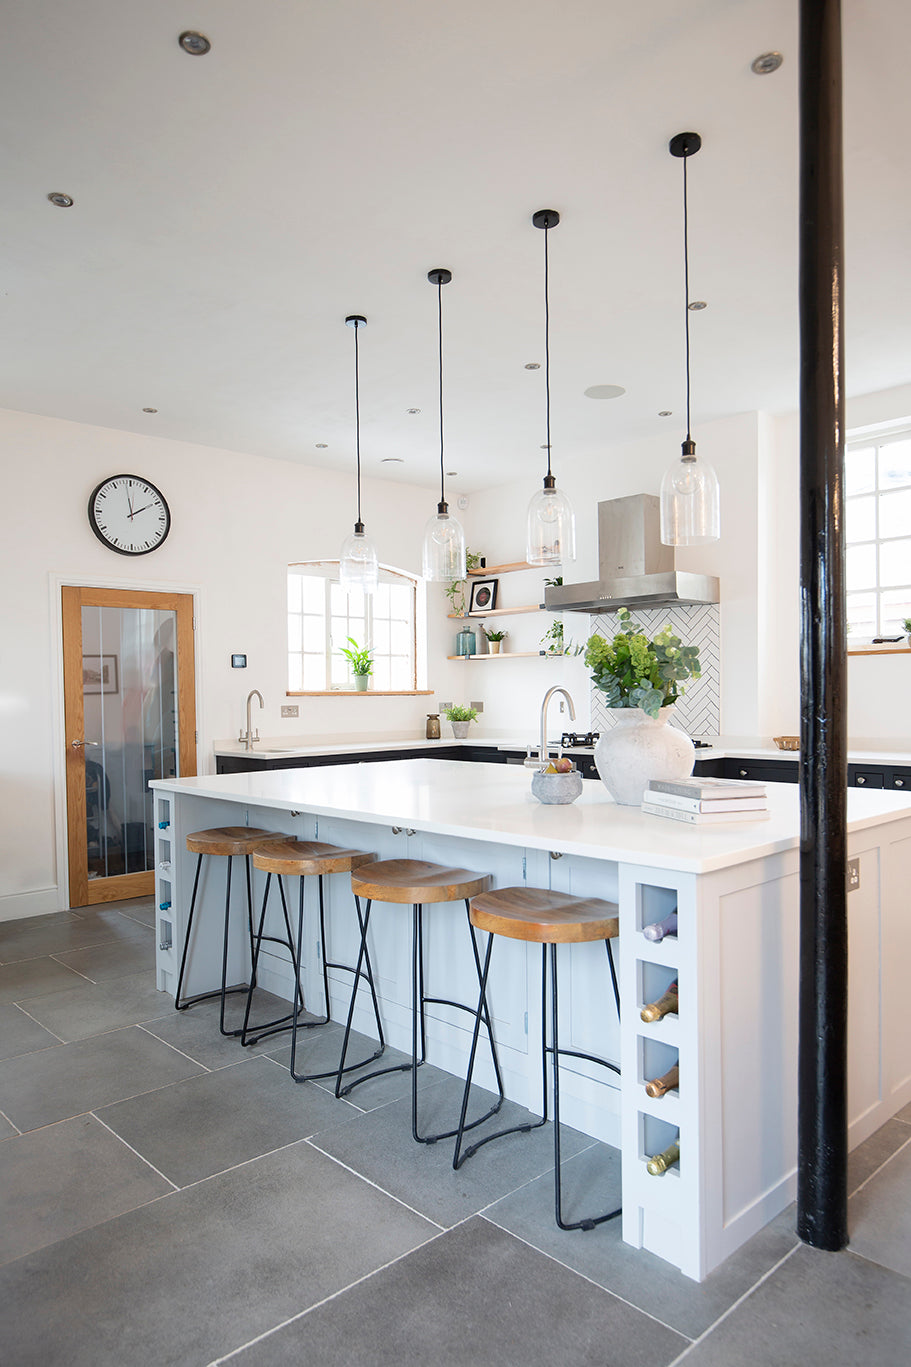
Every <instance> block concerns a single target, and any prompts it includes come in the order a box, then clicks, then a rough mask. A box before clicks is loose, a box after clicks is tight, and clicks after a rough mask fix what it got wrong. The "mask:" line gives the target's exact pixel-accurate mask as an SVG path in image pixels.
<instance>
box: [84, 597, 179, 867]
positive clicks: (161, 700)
mask: <svg viewBox="0 0 911 1367" xmlns="http://www.w3.org/2000/svg"><path fill="white" fill-rule="evenodd" d="M82 691H83V706H84V711H85V732H84V735H85V741H86V745H85V795H86V838H87V846H88V850H87V854H88V876H89V878H90V879H92V878H113V877H116V876H117V875H119V874H124V873H143V872H146V871H148V870H150V869H152V868H153V867H154V842H153V839H152V794H151V793H150V792H149V786H148V785H149V780H150V779H153V778H172V777H177V776H179V743H178V742H179V737H178V733H177V725H178V717H177V614H176V613H175V612H171V611H157V610H154V609H151V608H113V607H83V609H82Z"/></svg>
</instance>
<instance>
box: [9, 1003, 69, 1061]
mask: <svg viewBox="0 0 911 1367" xmlns="http://www.w3.org/2000/svg"><path fill="white" fill-rule="evenodd" d="M59 1043H60V1040H59V1039H58V1038H57V1036H56V1035H54V1034H52V1033H51V1032H50V1030H45V1028H44V1026H43V1025H39V1024H38V1022H37V1021H36V1020H32V1018H31V1016H30V1015H29V1014H28V1008H26V1009H25V1010H23V1009H22V1008H21V1007H19V1006H14V1005H13V1004H12V1003H11V1002H7V1003H4V1004H3V1006H0V1059H4V1058H12V1057H13V1056H14V1055H15V1054H30V1053H31V1052H32V1050H34V1049H47V1048H48V1047H49V1046H50V1045H52V1044H59Z"/></svg>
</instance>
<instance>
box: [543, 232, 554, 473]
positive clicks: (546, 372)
mask: <svg viewBox="0 0 911 1367" xmlns="http://www.w3.org/2000/svg"><path fill="white" fill-rule="evenodd" d="M549 230H550V225H549V224H548V223H545V225H544V392H545V395H546V408H547V479H546V480H545V481H544V485H545V488H549V487H550V481H551V480H552V479H553V476H552V475H551V471H550V263H549V260H548V255H547V234H548V232H549Z"/></svg>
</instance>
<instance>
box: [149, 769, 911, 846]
mask: <svg viewBox="0 0 911 1367" xmlns="http://www.w3.org/2000/svg"><path fill="white" fill-rule="evenodd" d="M151 787H152V788H154V789H156V790H158V791H160V792H174V793H186V794H191V795H196V796H199V797H206V798H220V799H223V800H225V801H229V802H237V803H242V804H244V805H246V806H251V807H268V808H273V809H276V808H278V809H283V810H300V811H305V812H309V813H311V814H313V815H316V816H333V817H341V818H346V819H352V820H358V821H366V822H373V823H376V824H380V825H390V826H392V825H395V826H403V827H411V828H413V829H414V830H417V831H433V832H436V833H438V834H441V835H453V836H459V837H464V838H467V839H474V840H483V841H491V842H494V843H498V844H503V845H520V846H524V847H528V848H532V849H544V850H557V851H560V852H561V853H564V854H576V855H582V856H585V857H589V858H595V859H608V860H616V861H617V862H620V863H636V864H642V865H645V866H647V867H650V868H660V869H677V870H681V871H683V872H687V873H708V872H711V871H713V870H716V869H722V868H727V867H730V866H732V865H735V864H741V863H744V862H746V861H747V860H750V859H759V858H762V857H764V856H766V855H769V854H775V853H779V852H781V851H784V850H788V849H793V848H795V847H796V845H797V843H798V830H799V807H798V799H799V791H798V788H797V785H796V784H779V783H771V784H769V785H768V794H769V806H770V809H771V815H770V816H769V817H768V818H766V819H763V820H758V821H737V822H730V823H727V822H724V823H722V822H719V823H718V824H717V825H711V826H701V827H695V826H690V825H686V824H684V823H682V822H676V821H671V820H669V819H667V818H666V817H659V816H650V815H648V814H646V813H644V812H642V811H641V810H640V809H639V808H638V807H620V806H618V805H617V804H616V803H614V802H613V800H612V799H611V798H610V796H609V795H608V793H607V791H606V789H605V788H604V785H603V784H602V783H601V782H600V780H597V779H585V780H583V792H582V795H581V796H580V797H579V798H578V800H577V801H576V802H574V803H571V804H569V805H566V806H552V805H551V806H546V805H544V804H542V803H540V802H538V801H537V800H536V799H535V798H534V797H532V794H531V775H530V774H529V772H528V770H526V769H524V768H521V767H513V766H507V765H486V764H485V765H477V764H473V763H467V762H460V761H454V760H435V759H414V760H397V761H389V762H384V761H374V762H370V763H366V764H346V765H325V766H322V767H320V768H311V769H307V768H303V769H278V770H266V771H259V772H256V773H248V774H217V775H215V774H209V775H199V776H197V777H193V778H182V779H158V780H156V781H154V782H153V783H152V784H151ZM909 813H911V798H909V797H908V796H906V795H904V794H897V793H893V792H891V791H890V792H882V791H874V792H870V791H857V790H856V789H850V790H849V792H848V826H849V830H850V831H858V830H862V829H864V828H866V827H872V826H878V825H880V824H882V823H884V822H889V821H894V820H900V819H902V818H905V817H907V816H908V815H909Z"/></svg>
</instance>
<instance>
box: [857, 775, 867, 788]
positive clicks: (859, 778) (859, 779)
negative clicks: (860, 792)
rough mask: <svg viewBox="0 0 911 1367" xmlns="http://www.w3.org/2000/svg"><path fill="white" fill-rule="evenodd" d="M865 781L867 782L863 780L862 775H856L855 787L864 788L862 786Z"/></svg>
mask: <svg viewBox="0 0 911 1367" xmlns="http://www.w3.org/2000/svg"><path fill="white" fill-rule="evenodd" d="M866 781H867V780H866V779H865V778H864V776H863V774H858V775H857V786H858V788H862V787H863V786H864V784H865V783H866Z"/></svg>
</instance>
